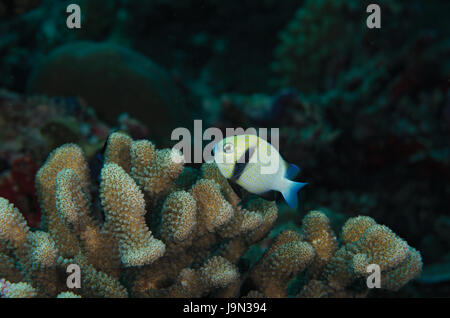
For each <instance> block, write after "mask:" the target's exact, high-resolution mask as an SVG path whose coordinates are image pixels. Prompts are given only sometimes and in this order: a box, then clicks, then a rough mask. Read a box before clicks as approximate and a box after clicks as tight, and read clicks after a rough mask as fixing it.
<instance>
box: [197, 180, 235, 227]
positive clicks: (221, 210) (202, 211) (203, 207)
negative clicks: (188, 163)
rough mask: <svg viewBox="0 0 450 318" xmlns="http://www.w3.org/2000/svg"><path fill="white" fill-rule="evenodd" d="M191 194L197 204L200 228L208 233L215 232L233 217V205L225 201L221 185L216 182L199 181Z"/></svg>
mask: <svg viewBox="0 0 450 318" xmlns="http://www.w3.org/2000/svg"><path fill="white" fill-rule="evenodd" d="M191 194H192V196H193V197H194V198H195V201H196V202H197V207H198V211H199V223H200V226H201V227H202V228H204V229H205V230H206V231H208V232H213V231H215V229H216V228H218V227H220V226H222V225H224V224H226V223H227V222H228V221H229V220H230V219H231V218H232V217H233V214H234V211H233V207H232V205H231V204H230V203H228V201H227V200H225V198H224V197H223V195H222V193H221V192H220V187H219V185H218V184H217V183H215V182H214V181H212V180H207V179H201V180H199V181H197V183H196V184H195V185H194V186H193V187H192V189H191Z"/></svg>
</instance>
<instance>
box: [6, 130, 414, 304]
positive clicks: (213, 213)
mask: <svg viewBox="0 0 450 318" xmlns="http://www.w3.org/2000/svg"><path fill="white" fill-rule="evenodd" d="M100 179H101V180H100V186H99V189H98V193H99V196H98V198H97V196H94V195H93V194H94V193H95V189H94V186H93V183H91V181H90V179H89V171H88V166H87V163H86V159H85V156H84V154H83V152H82V150H81V148H80V147H78V146H76V145H74V144H65V145H63V146H61V147H59V148H57V149H56V150H54V151H53V152H52V153H51V154H50V155H49V157H48V159H47V161H46V163H45V164H44V165H43V166H42V167H41V169H40V170H39V171H38V173H37V175H36V186H37V190H38V196H39V200H40V204H41V208H42V211H43V217H44V218H43V222H42V224H41V228H40V229H38V230H35V229H30V228H29V227H28V226H27V224H26V221H25V219H24V217H23V216H22V215H21V213H20V211H19V210H18V209H17V208H16V207H15V206H14V205H13V204H11V203H10V202H9V201H8V200H6V199H4V198H0V278H1V280H0V290H1V296H2V297H36V296H38V297H58V298H76V297H206V296H215V297H239V296H247V297H250V296H257V297H287V296H290V295H291V293H289V292H288V286H289V284H290V283H291V282H292V281H293V279H295V278H296V277H298V276H299V275H306V276H307V278H308V279H307V280H306V281H305V283H304V285H303V286H302V288H301V289H299V296H302V297H341V296H355V295H356V291H353V289H352V288H353V285H354V283H355V282H357V281H358V280H361V279H364V278H366V277H367V275H368V273H367V271H366V268H367V266H368V265H369V264H373V263H377V264H378V265H379V266H380V269H381V279H382V283H381V285H382V286H381V287H382V288H385V289H389V290H397V289H399V288H401V287H402V286H403V285H404V284H406V283H407V282H408V281H410V280H411V279H414V278H415V277H416V276H417V275H418V274H419V273H420V271H421V266H422V263H421V256H420V253H419V252H418V251H416V250H415V249H413V248H412V247H410V246H409V245H408V244H407V243H406V242H405V241H404V240H402V239H400V238H399V237H398V236H397V235H396V234H395V233H393V232H392V231H391V230H390V229H389V228H387V227H386V226H383V225H379V224H377V223H376V222H375V221H374V220H372V219H371V218H369V217H356V218H352V219H350V220H348V221H347V223H346V224H345V225H344V227H343V229H342V234H341V241H340V243H341V246H339V244H338V243H339V241H338V239H337V237H336V235H335V234H334V233H333V230H332V228H331V226H330V222H329V220H328V218H327V217H326V216H325V214H323V213H322V212H319V211H313V212H310V213H309V214H308V215H306V216H305V218H304V219H303V228H302V229H301V231H299V232H296V231H293V230H285V231H283V232H281V233H280V234H279V235H277V236H276V237H275V238H274V239H273V241H272V242H271V243H270V246H269V247H268V248H267V250H266V251H265V252H263V249H264V245H263V244H260V245H258V243H259V242H262V241H263V240H264V239H266V238H268V235H269V232H271V230H272V228H273V226H274V223H275V221H276V219H277V215H278V210H277V206H276V204H275V202H272V201H266V200H263V199H261V198H258V197H252V196H250V197H249V198H248V199H246V200H241V199H240V198H239V197H238V196H237V195H236V193H235V192H234V191H233V190H232V188H231V187H230V185H229V184H228V182H227V181H226V180H225V179H224V178H223V177H222V176H221V175H220V173H218V169H217V167H216V166H215V165H214V164H211V163H207V164H204V165H203V166H202V167H201V169H200V170H197V169H194V168H191V167H184V163H183V161H182V160H181V156H180V154H179V153H178V152H177V151H174V150H171V149H162V150H158V149H156V147H155V145H154V144H153V143H152V142H150V141H148V140H137V141H134V140H132V139H131V138H130V137H129V136H127V135H125V134H123V133H120V132H116V133H113V134H112V135H111V136H110V137H109V139H108V142H107V146H106V150H105V163H104V165H103V168H102V170H101V178H100ZM99 212H100V213H99ZM265 242H270V241H265ZM253 247H256V249H257V250H259V251H261V253H260V255H261V254H262V256H261V257H257V258H256V259H254V260H253V261H251V262H247V261H245V259H248V256H247V254H248V253H249V252H250V250H251V248H253ZM77 275H79V276H77ZM69 283H70V284H69ZM358 295H365V293H364V292H363V293H360V294H358Z"/></svg>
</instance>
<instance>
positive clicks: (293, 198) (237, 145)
mask: <svg viewBox="0 0 450 318" xmlns="http://www.w3.org/2000/svg"><path fill="white" fill-rule="evenodd" d="M212 152H213V158H214V162H215V163H216V165H217V167H218V169H219V171H220V173H221V174H222V175H223V176H224V177H225V178H226V179H228V180H229V181H231V182H233V183H236V184H238V185H239V186H240V187H242V188H243V189H245V190H247V191H248V192H250V193H253V194H256V195H260V196H263V195H264V194H266V193H268V192H270V191H278V192H280V193H281V194H282V196H283V198H284V200H285V201H286V203H287V204H288V205H289V206H290V207H291V208H293V209H297V207H298V195H297V193H298V191H299V190H300V189H301V188H303V187H304V186H305V185H307V184H308V183H304V182H296V181H293V179H294V178H295V177H296V176H297V174H298V173H299V172H300V168H299V167H298V166H296V165H295V164H289V163H287V162H286V161H285V160H284V159H283V157H282V156H281V155H280V153H279V152H278V150H277V149H276V148H275V147H274V146H273V145H271V144H270V143H269V142H267V141H266V140H264V139H262V138H260V137H258V136H256V135H235V136H229V137H226V138H224V139H222V140H221V141H219V142H218V143H217V144H216V145H215V146H214V147H213V150H212Z"/></svg>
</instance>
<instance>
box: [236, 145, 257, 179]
mask: <svg viewBox="0 0 450 318" xmlns="http://www.w3.org/2000/svg"><path fill="white" fill-rule="evenodd" d="M255 149H256V148H255V147H249V148H247V150H246V151H245V153H244V154H243V155H242V156H241V157H240V158H239V159H238V161H237V162H236V163H235V164H234V168H233V173H232V174H231V180H233V181H237V180H238V179H239V177H240V176H241V175H242V173H243V172H244V170H245V167H247V164H248V163H249V162H250V158H251V157H252V156H253V154H254V153H255Z"/></svg>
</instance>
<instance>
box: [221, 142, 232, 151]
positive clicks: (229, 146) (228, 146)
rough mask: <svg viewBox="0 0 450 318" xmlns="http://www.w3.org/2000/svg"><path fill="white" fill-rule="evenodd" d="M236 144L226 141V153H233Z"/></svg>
mask: <svg viewBox="0 0 450 318" xmlns="http://www.w3.org/2000/svg"><path fill="white" fill-rule="evenodd" d="M233 149H234V146H233V144H232V143H226V144H225V145H223V152H225V153H231V152H233Z"/></svg>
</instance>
